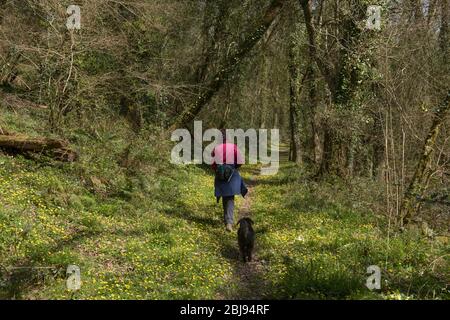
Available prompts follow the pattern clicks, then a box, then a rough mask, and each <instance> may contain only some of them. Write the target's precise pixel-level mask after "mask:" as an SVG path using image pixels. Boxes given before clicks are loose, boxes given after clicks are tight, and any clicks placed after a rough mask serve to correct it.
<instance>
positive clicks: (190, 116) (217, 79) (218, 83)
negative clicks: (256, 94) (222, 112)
mask: <svg viewBox="0 0 450 320" xmlns="http://www.w3.org/2000/svg"><path fill="white" fill-rule="evenodd" d="M284 3H285V0H272V2H271V3H270V5H269V7H268V8H267V10H266V12H265V14H264V16H263V18H262V20H261V22H260V23H259V24H258V26H257V28H256V29H255V30H254V31H253V32H252V33H251V34H250V35H249V36H248V37H247V38H246V39H245V40H244V41H243V42H241V43H240V44H239V45H238V47H237V49H236V51H235V53H234V54H233V55H230V57H229V58H227V59H226V60H225V62H224V63H223V64H222V65H221V66H220V67H219V71H218V72H217V73H216V74H215V75H214V76H213V77H211V79H212V80H210V81H209V82H208V83H206V84H205V85H204V86H203V88H202V89H201V90H200V92H199V93H198V95H197V98H196V100H195V102H194V103H193V104H191V105H190V106H189V107H188V108H186V109H185V110H184V111H183V112H182V114H181V115H180V116H179V117H178V118H177V119H176V121H175V122H174V124H173V125H172V128H173V129H175V128H178V127H186V126H187V125H188V124H189V123H190V122H192V121H193V120H194V118H195V117H196V116H197V115H198V114H199V113H200V111H201V110H202V108H203V107H204V106H205V105H206V104H207V103H208V102H209V101H210V100H211V98H212V97H213V96H214V94H215V93H216V92H218V91H219V90H220V89H221V88H222V86H223V84H224V83H225V80H226V79H227V78H228V77H229V76H230V75H231V74H232V73H233V72H234V71H235V69H236V67H237V66H238V65H239V64H240V62H241V61H242V59H244V58H245V57H246V56H247V55H248V53H249V52H250V51H251V49H252V48H253V47H254V46H255V45H256V44H257V43H258V42H259V40H260V39H261V38H262V37H263V35H264V34H265V33H266V31H267V30H268V29H269V27H270V26H271V24H272V22H273V21H274V20H275V18H276V17H277V16H278V13H279V12H280V10H281V8H282V7H283V5H284Z"/></svg>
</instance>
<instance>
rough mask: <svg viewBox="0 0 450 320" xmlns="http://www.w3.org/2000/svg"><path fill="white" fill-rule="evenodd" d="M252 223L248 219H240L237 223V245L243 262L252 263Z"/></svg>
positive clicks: (253, 237) (253, 239)
mask: <svg viewBox="0 0 450 320" xmlns="http://www.w3.org/2000/svg"><path fill="white" fill-rule="evenodd" d="M253 223H254V222H253V221H252V219H250V218H242V219H241V220H239V222H238V223H237V224H238V225H239V229H238V243H239V249H240V250H241V254H242V257H243V258H244V262H247V261H249V262H250V261H252V251H253V245H254V243H255V231H253V227H252V225H253Z"/></svg>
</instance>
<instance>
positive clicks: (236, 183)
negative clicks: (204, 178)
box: [214, 169, 248, 201]
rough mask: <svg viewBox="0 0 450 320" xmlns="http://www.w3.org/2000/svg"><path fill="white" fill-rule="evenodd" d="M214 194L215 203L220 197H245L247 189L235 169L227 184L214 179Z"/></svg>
mask: <svg viewBox="0 0 450 320" xmlns="http://www.w3.org/2000/svg"><path fill="white" fill-rule="evenodd" d="M214 189H215V191H214V193H215V196H216V197H217V201H218V200H219V198H220V197H229V196H235V195H239V194H240V195H242V196H243V197H245V195H246V194H247V192H248V189H247V187H246V186H245V183H244V180H243V179H242V177H241V175H240V174H239V171H238V170H237V169H235V170H234V173H233V176H232V177H231V180H230V181H229V182H227V181H221V180H219V179H217V178H215V179H214Z"/></svg>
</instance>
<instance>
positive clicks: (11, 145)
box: [0, 134, 78, 162]
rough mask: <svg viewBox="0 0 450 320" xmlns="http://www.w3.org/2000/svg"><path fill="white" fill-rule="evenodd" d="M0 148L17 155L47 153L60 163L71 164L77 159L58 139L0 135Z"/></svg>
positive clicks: (66, 144) (73, 152)
mask: <svg viewBox="0 0 450 320" xmlns="http://www.w3.org/2000/svg"><path fill="white" fill-rule="evenodd" d="M0 148H5V149H8V150H11V151H14V152H17V153H26V152H33V153H48V154H49V155H50V156H52V157H53V158H55V159H57V160H60V161H67V162H72V161H75V160H76V159H77V157H78V154H77V153H76V151H74V150H72V149H71V148H69V146H68V143H67V142H66V141H64V140H60V139H50V138H31V137H28V136H24V135H12V134H9V135H0Z"/></svg>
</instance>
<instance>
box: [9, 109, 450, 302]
mask: <svg viewBox="0 0 450 320" xmlns="http://www.w3.org/2000/svg"><path fill="white" fill-rule="evenodd" d="M41 116H42V115H41ZM36 119H38V117H36V116H35V115H33V116H28V115H23V114H14V113H10V112H6V111H5V112H4V113H3V117H2V120H3V124H4V125H5V124H6V125H7V127H8V128H12V129H14V130H16V131H20V132H23V133H27V134H30V135H42V134H45V130H41V129H39V128H40V125H39V123H40V121H37V120H36ZM110 121H111V119H108V118H106V117H105V118H104V119H100V118H99V119H96V120H95V121H91V122H90V123H91V124H87V125H84V126H80V127H79V128H78V129H76V130H69V129H66V130H65V131H64V133H65V135H66V137H68V138H69V139H70V140H71V141H72V142H73V143H74V145H75V147H76V148H77V150H79V152H80V159H79V161H77V162H76V163H72V164H58V163H54V162H52V161H50V160H48V159H45V157H42V158H41V161H34V160H29V159H25V158H23V157H22V156H14V157H12V156H8V155H4V154H3V155H2V154H0V204H1V206H0V298H17V299H222V298H241V297H248V296H257V297H260V298H275V299H285V298H288V299H291V298H294V299H305V298H309V299H323V298H329V299H350V298H368V299H407V298H423V299H448V298H449V291H448V287H447V286H446V285H447V283H448V279H449V271H448V257H449V255H448V253H449V250H448V249H449V248H448V245H446V243H445V242H440V241H437V240H429V239H426V238H423V237H420V236H418V235H414V234H412V233H403V234H394V233H390V235H389V238H388V236H387V229H386V219H385V218H384V217H383V216H377V215H375V214H374V213H373V212H371V211H370V210H369V209H368V208H367V206H366V205H365V202H367V201H365V200H364V199H362V198H361V199H359V198H358V195H359V194H360V192H356V193H350V191H349V190H350V189H349V188H348V186H345V185H344V184H343V183H341V182H339V181H333V182H332V183H330V182H321V183H317V182H314V181H312V180H309V179H308V178H307V173H306V172H303V171H302V170H301V169H300V168H298V167H296V166H294V165H291V164H283V165H282V167H281V170H280V172H279V174H278V175H276V176H266V177H264V176H259V177H258V179H257V181H258V183H257V184H256V186H255V187H254V190H253V192H252V200H251V208H250V211H251V213H252V216H253V219H254V220H255V222H256V224H255V228H256V232H257V253H256V254H257V262H256V263H257V264H258V265H259V266H260V267H259V268H257V269H251V268H249V269H246V267H243V265H242V263H241V262H240V261H239V260H238V249H237V243H236V236H235V234H234V233H233V234H229V233H226V232H225V230H224V227H223V225H222V213H221V205H220V204H216V201H215V198H214V196H213V177H212V176H211V173H210V172H209V171H208V170H204V168H200V167H196V166H181V167H180V166H174V165H171V164H170V163H169V161H168V154H169V152H170V146H167V145H166V144H165V143H162V142H161V141H160V140H159V138H158V135H157V134H156V133H155V131H147V130H144V131H143V132H142V134H141V135H140V136H139V137H136V136H133V135H132V134H131V133H130V130H129V129H128V127H127V126H126V124H125V123H121V122H118V121H116V122H115V126H111V125H110V123H111V122H110ZM92 123H95V127H93V124H92ZM149 130H150V129H149ZM130 140H132V141H133V145H132V148H131V149H130V155H129V165H128V166H126V167H124V166H121V165H120V162H121V159H122V157H123V154H124V150H125V149H126V148H127V147H128V145H129V141H130ZM255 169H256V168H254V167H244V168H243V175H244V177H245V178H249V177H250V175H254V174H255V172H256V171H255ZM354 189H355V188H353V190H354ZM369 191H370V190H369ZM373 195H374V196H378V195H376V193H375V192H374V193H373ZM363 200H364V201H363ZM241 204H242V199H239V200H238V206H239V205H241ZM69 264H75V265H78V266H79V267H80V268H81V280H82V286H81V290H79V291H78V292H76V293H75V294H72V293H71V292H69V291H68V290H67V289H66V283H65V277H66V275H65V270H66V268H67V266H68V265H69ZM369 265H378V266H380V268H381V269H382V271H383V274H382V289H381V290H380V291H373V292H372V291H369V290H368V289H367V288H366V287H365V285H364V284H365V279H366V277H367V276H368V275H366V269H367V267H368V266H369ZM255 270H256V271H255ZM242 272H247V275H248V279H249V280H248V281H250V282H251V285H250V286H248V284H246V283H243V282H242V281H243V280H242V279H243V278H242V276H241V273H242ZM244 282H245V280H244ZM244 287H247V288H244ZM249 288H250V289H249ZM248 291H252V292H250V293H249V292H248Z"/></svg>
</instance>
